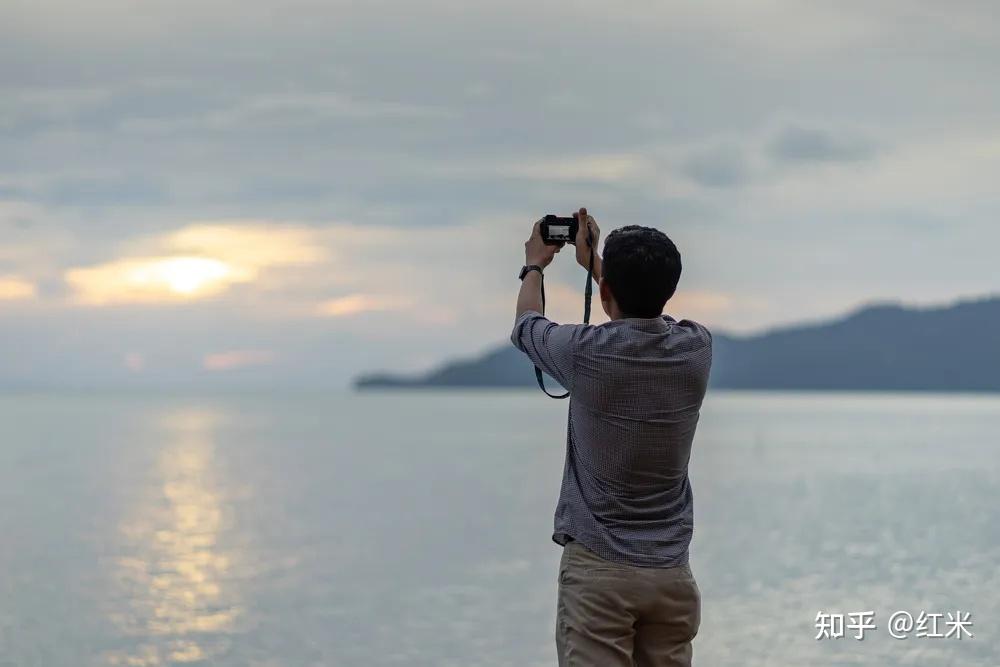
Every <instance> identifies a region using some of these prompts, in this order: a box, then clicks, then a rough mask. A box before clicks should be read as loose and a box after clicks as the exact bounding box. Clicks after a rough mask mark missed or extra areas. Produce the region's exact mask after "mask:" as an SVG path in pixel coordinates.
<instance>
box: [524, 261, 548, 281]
mask: <svg viewBox="0 0 1000 667" xmlns="http://www.w3.org/2000/svg"><path fill="white" fill-rule="evenodd" d="M544 268H545V267H543V266H542V265H541V264H537V263H533V262H528V263H527V264H525V265H524V266H522V267H521V273H520V274H519V275H518V276H517V277H518V279H519V280H524V279H525V278H527V277H528V274H530V273H534V272H536V271H537V272H538V275H540V276H541V275H543V269H544Z"/></svg>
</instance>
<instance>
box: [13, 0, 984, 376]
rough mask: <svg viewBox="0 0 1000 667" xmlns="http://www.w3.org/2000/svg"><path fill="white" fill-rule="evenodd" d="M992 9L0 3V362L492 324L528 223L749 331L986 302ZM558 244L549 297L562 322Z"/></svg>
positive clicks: (259, 353) (169, 359)
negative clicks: (596, 231) (573, 215)
mask: <svg viewBox="0 0 1000 667" xmlns="http://www.w3.org/2000/svg"><path fill="white" fill-rule="evenodd" d="M998 17H1000V12H997V11H996V8H995V5H994V4H993V3H990V2H986V1H982V2H970V1H958V2H949V3H942V2H937V1H922V0H906V1H903V0H900V1H898V2H897V1H892V0H887V1H883V2H879V3H872V2H862V1H856V2H855V1H849V0H848V1H843V0H841V1H838V2H829V3H821V2H808V3H807V2H791V1H787V0H771V1H766V2H734V1H733V0H726V1H724V2H714V1H704V0H700V1H699V2H690V1H684V2H663V1H654V0H625V1H622V2H607V1H603V2H597V1H596V0H595V1H590V0H586V1H581V2H568V1H556V0H553V1H551V2H537V0H536V1H534V2H526V1H523V0H505V1H504V2H495V3H478V2H472V3H470V2H468V1H464V2H458V1H454V2H446V1H441V0H427V1H424V2H379V1H377V0H366V1H364V2H347V1H344V2H338V1H335V0H334V1H330V0H324V1H318V0H317V1H312V2H299V1H293V2H289V1H287V0H286V1H283V2H280V3H278V2H273V3H263V2H257V1H254V0H241V1H239V2H235V1H233V2H228V1H226V2H219V1H216V2H203V1H199V2H193V1H190V0H172V1H171V2H141V3H137V2H132V1H125V0H91V1H90V2H86V3H79V2H68V1H49V0H32V1H31V2H28V1H22V0H14V1H13V2H11V1H7V2H3V3H0V233H2V245H0V330H2V338H0V342H2V343H3V344H4V351H3V354H2V357H0V384H8V385H9V384H26V383H34V384H42V385H46V384H52V383H61V384H67V385H78V384H89V383H103V382H154V383H155V382H164V381H171V382H187V381H196V382H201V381H206V380H207V381H217V380H218V379H219V378H223V379H225V380H226V381H234V382H244V381H246V382H261V381H267V382H271V381H273V382H276V383H282V384H296V383H300V382H301V383H310V384H311V383H317V382H320V383H324V384H331V385H334V386H343V385H345V384H346V383H347V382H348V380H349V379H350V377H352V376H353V375H355V374H357V373H358V372H359V371H364V370H372V369H379V368H406V369H417V368H425V367H427V366H429V365H432V364H434V363H435V362H437V361H439V360H441V359H444V358H447V357H451V356H455V355H462V356H467V355H471V354H475V353H478V352H480V351H482V350H484V349H486V348H488V347H490V346H492V345H494V344H497V343H499V342H502V341H504V340H505V339H506V337H507V335H508V332H509V327H510V324H511V319H512V312H513V308H514V299H515V292H516V289H517V286H518V283H517V280H516V274H517V272H518V269H519V268H520V266H521V264H522V262H523V247H522V243H523V241H524V238H525V236H526V234H527V232H528V231H529V229H530V225H531V223H532V222H533V221H534V220H535V219H537V218H538V217H539V216H540V215H542V214H545V213H550V212H552V213H562V214H566V213H568V212H570V211H571V210H573V209H575V208H577V207H579V206H587V207H588V208H589V209H590V210H591V212H592V213H593V214H594V215H595V217H596V218H597V220H598V222H599V223H600V224H601V226H602V228H603V229H604V230H605V233H606V232H607V231H610V230H611V229H613V228H614V227H617V226H620V225H624V224H633V223H634V224H647V225H653V226H656V227H658V228H660V229H662V230H664V231H665V232H666V233H667V234H669V235H670V236H671V237H672V238H673V239H674V240H675V241H676V242H677V244H678V246H679V247H680V249H681V252H682V254H683V257H684V260H685V272H684V276H683V277H682V280H681V286H680V290H679V293H678V296H677V297H676V300H675V302H672V304H671V306H670V311H671V312H672V313H673V314H674V315H675V316H678V317H690V318H694V319H698V320H700V321H703V322H705V323H706V324H708V325H710V326H711V327H713V328H714V329H717V330H720V331H721V330H727V331H735V332H748V331H757V330H761V329H765V328H767V327H770V326H775V325H778V324H782V323H788V322H796V321H802V320H814V319H817V318H824V317H829V316H834V315H838V314H841V313H843V312H845V311H847V310H849V309H851V308H854V307H857V306H858V305H859V304H863V303H866V302H869V301H872V300H880V301H881V300H887V299H889V300H902V301H904V302H907V303H939V302H947V301H950V300H953V299H955V298H961V297H974V296H981V295H985V294H990V293H993V292H994V291H995V289H996V275H997V271H996V268H995V263H996V257H997V248H998V247H1000V225H998V224H997V220H998V213H1000V188H998V187H997V185H996V184H997V180H998V174H1000V169H998V167H1000V86H997V85H996V82H997V81H998V80H1000V18H998ZM583 281H584V275H583V273H582V271H581V270H579V269H577V268H575V267H573V266H571V257H570V256H569V254H568V253H564V254H563V255H561V256H559V257H558V258H557V266H555V267H554V268H553V270H552V271H551V275H550V278H549V281H548V282H547V286H548V288H549V293H550V297H549V298H550V304H551V309H550V312H551V313H552V314H553V316H554V317H556V318H558V319H562V320H564V321H568V320H571V319H573V318H579V316H580V311H581V299H582V287H583Z"/></svg>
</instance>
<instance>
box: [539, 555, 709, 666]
mask: <svg viewBox="0 0 1000 667" xmlns="http://www.w3.org/2000/svg"><path fill="white" fill-rule="evenodd" d="M700 623H701V594H700V593H699V591H698V584H696V583H695V580H694V575H692V574H691V569H690V568H689V567H688V566H687V565H681V566H679V567H671V568H652V567H633V566H630V565H623V564H620V563H612V562H610V561H606V560H604V559H603V558H601V557H600V556H598V555H596V554H594V553H593V552H591V551H590V550H588V549H586V548H585V547H583V546H582V545H581V544H580V543H579V542H570V543H569V544H567V545H566V546H565V547H564V548H563V555H562V561H561V562H560V564H559V610H558V613H557V615H556V648H557V650H558V653H559V665H560V667H682V666H683V667H689V666H690V665H691V640H692V639H694V636H695V635H696V634H697V633H698V626H699V624H700Z"/></svg>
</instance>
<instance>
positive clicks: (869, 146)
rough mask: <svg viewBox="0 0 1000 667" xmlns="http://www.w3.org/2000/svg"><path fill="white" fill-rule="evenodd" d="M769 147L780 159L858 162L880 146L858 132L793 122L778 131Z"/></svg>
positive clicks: (791, 160)
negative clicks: (807, 125) (851, 132)
mask: <svg viewBox="0 0 1000 667" xmlns="http://www.w3.org/2000/svg"><path fill="white" fill-rule="evenodd" d="M769 150H770V154H771V157H773V158H774V159H775V160H778V161H780V162H858V161H861V160H867V159H869V158H871V157H872V156H874V155H875V152H876V146H875V144H873V143H872V142H871V141H868V140H866V139H864V138H862V137H859V136H856V135H851V134H834V133H833V132H830V131H827V130H823V129H818V128H806V127H799V126H789V127H786V128H784V129H783V130H781V131H780V132H779V133H778V135H777V136H776V137H775V138H774V140H773V141H772V142H771V144H770V146H769Z"/></svg>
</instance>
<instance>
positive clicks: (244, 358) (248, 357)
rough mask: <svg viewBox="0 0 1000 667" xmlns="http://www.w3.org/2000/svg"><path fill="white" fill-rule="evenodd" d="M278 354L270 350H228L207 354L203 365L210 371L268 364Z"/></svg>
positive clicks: (272, 361)
mask: <svg viewBox="0 0 1000 667" xmlns="http://www.w3.org/2000/svg"><path fill="white" fill-rule="evenodd" d="M276 358H277V355H276V354H275V353H274V352H271V351H269V350H226V351H224V352H213V353H211V354H206V355H205V357H204V358H203V359H202V367H203V368H204V369H205V370H208V371H230V370H236V369H239V368H249V367H254V366H267V365H269V364H272V363H274V361H275V359H276Z"/></svg>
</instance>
